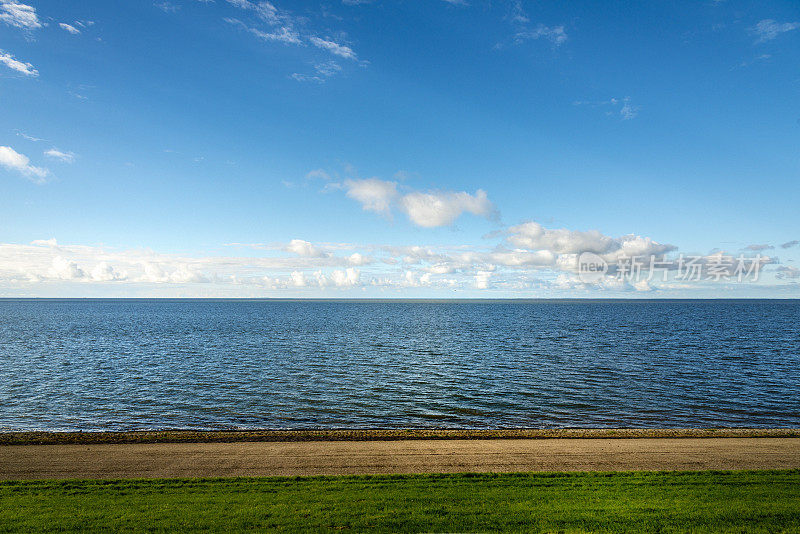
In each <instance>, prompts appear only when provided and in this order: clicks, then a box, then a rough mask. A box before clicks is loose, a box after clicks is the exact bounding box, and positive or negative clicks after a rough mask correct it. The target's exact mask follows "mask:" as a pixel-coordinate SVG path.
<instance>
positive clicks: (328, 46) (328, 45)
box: [309, 36, 357, 59]
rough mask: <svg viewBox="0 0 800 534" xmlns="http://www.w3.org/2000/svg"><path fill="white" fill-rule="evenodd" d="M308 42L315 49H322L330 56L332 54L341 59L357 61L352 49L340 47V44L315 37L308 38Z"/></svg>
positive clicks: (344, 46)
mask: <svg viewBox="0 0 800 534" xmlns="http://www.w3.org/2000/svg"><path fill="white" fill-rule="evenodd" d="M309 41H310V42H311V44H313V45H314V46H316V47H317V48H322V49H324V50H327V51H328V52H330V53H331V54H334V55H337V56H339V57H343V58H346V59H357V57H356V53H355V52H353V49H352V48H350V47H349V46H346V45H342V44H339V43H336V42H334V41H329V40H327V39H321V38H319V37H316V36H311V37H310V38H309Z"/></svg>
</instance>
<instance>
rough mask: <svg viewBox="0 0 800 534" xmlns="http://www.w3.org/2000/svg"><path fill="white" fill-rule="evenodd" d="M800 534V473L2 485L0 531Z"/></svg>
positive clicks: (653, 473) (424, 476)
mask: <svg viewBox="0 0 800 534" xmlns="http://www.w3.org/2000/svg"><path fill="white" fill-rule="evenodd" d="M187 529H191V530H201V531H215V532H217V531H229V532H230V531H239V530H253V529H256V530H271V531H292V532H294V531H314V532H317V531H341V530H351V531H365V530H377V531H387V532H463V531H470V532H474V531H498V530H502V531H520V532H522V531H524V532H585V531H590V532H633V531H635V532H689V531H691V532H800V471H798V470H790V471H700V472H628V473H552V474H548V473H525V474H497V475H495V474H457V475H380V476H342V477H296V478H285V477H271V478H232V479H231V478H228V479H168V480H154V479H146V480H142V479H140V480H112V481H91V480H67V481H23V482H12V481H7V482H0V531H3V532H14V531H36V532H63V531H108V530H125V531H141V532H164V531H176V530H187Z"/></svg>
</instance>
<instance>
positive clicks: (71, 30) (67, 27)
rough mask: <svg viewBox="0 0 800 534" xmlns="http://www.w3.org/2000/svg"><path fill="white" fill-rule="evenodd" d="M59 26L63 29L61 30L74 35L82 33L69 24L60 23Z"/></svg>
mask: <svg viewBox="0 0 800 534" xmlns="http://www.w3.org/2000/svg"><path fill="white" fill-rule="evenodd" d="M58 25H59V26H60V27H61V29H63V30H66V31H68V32H69V33H71V34H72V35H78V34H79V33H81V31H80V30H79V29H78V28H76V27H75V26H73V25H72V24H67V23H66V22H59V23H58Z"/></svg>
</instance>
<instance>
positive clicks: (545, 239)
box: [507, 222, 675, 270]
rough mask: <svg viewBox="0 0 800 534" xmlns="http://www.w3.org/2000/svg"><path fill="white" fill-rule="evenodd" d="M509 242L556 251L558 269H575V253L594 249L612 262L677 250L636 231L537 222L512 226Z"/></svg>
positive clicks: (529, 247)
mask: <svg viewBox="0 0 800 534" xmlns="http://www.w3.org/2000/svg"><path fill="white" fill-rule="evenodd" d="M507 235H508V237H507V239H508V242H509V243H511V244H512V245H514V246H517V247H520V248H521V249H527V250H538V251H547V252H549V253H552V254H557V255H558V257H557V258H555V264H556V266H557V267H558V268H559V269H563V270H569V269H571V268H574V265H575V261H576V255H577V254H580V253H582V252H592V253H595V254H597V255H599V256H601V257H602V258H603V259H604V260H605V261H607V262H609V263H612V262H616V261H618V260H619V259H620V258H622V257H631V256H653V255H655V256H659V255H663V254H666V253H668V252H671V251H673V250H675V247H674V246H673V245H668V244H661V243H658V242H656V241H653V240H652V239H651V238H649V237H642V236H638V235H634V234H629V235H625V236H622V237H616V238H614V237H609V236H607V235H604V234H602V233H600V232H598V231H597V230H590V231H578V230H567V229H566V228H558V229H549V228H544V227H543V226H542V225H541V224H539V223H537V222H527V223H523V224H520V225H517V226H512V227H511V228H509V229H508V230H507Z"/></svg>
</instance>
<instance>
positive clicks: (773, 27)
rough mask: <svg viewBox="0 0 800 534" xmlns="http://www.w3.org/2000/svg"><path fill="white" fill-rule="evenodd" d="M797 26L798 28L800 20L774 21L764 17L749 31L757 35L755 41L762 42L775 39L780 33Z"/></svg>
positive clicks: (794, 28) (792, 29)
mask: <svg viewBox="0 0 800 534" xmlns="http://www.w3.org/2000/svg"><path fill="white" fill-rule="evenodd" d="M798 28H800V22H775V21H774V20H772V19H764V20H762V21H760V22H759V23H758V24H756V25H755V26H754V27H753V28H751V31H752V32H753V33H755V34H756V36H757V37H758V38H757V39H756V43H764V42H766V41H771V40H773V39H775V38H776V37H778V36H779V35H780V34H782V33H786V32H790V31H794V30H796V29H798Z"/></svg>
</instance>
